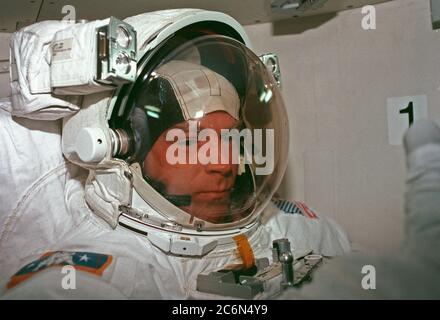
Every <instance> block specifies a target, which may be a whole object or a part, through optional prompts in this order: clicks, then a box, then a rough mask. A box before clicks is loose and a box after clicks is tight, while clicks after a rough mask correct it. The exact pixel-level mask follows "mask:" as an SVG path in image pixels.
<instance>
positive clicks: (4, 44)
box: [0, 33, 11, 98]
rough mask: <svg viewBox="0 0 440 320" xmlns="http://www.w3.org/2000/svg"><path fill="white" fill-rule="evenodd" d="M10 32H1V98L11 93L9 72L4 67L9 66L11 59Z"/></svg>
mask: <svg viewBox="0 0 440 320" xmlns="http://www.w3.org/2000/svg"><path fill="white" fill-rule="evenodd" d="M10 36H11V35H10V34H9V33H0V98H4V97H7V96H9V95H10V92H11V90H10V88H9V72H5V71H6V70H4V69H3V68H4V67H5V66H7V61H5V60H9V38H10Z"/></svg>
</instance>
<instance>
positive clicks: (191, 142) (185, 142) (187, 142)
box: [180, 139, 197, 146]
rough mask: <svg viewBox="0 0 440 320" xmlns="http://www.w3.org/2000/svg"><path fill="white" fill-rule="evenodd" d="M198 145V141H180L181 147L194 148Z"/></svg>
mask: <svg viewBox="0 0 440 320" xmlns="http://www.w3.org/2000/svg"><path fill="white" fill-rule="evenodd" d="M196 143H197V139H185V140H181V141H180V145H185V146H192V145H194V144H196Z"/></svg>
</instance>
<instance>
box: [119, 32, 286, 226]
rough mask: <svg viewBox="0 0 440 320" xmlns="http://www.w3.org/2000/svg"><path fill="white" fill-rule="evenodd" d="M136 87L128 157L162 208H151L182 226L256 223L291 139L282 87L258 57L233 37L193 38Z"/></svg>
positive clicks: (274, 185) (282, 166)
mask: <svg viewBox="0 0 440 320" xmlns="http://www.w3.org/2000/svg"><path fill="white" fill-rule="evenodd" d="M138 82H139V83H138V84H137V86H136V88H135V90H133V91H132V92H131V94H130V95H131V97H130V98H131V99H130V100H131V101H132V106H131V108H130V112H129V114H128V117H127V120H128V121H127V123H128V124H129V130H131V131H132V133H133V136H134V142H135V143H134V147H133V150H132V152H131V155H130V157H129V158H128V159H127V160H128V161H129V162H131V163H138V164H139V167H140V168H141V171H142V176H143V178H144V180H145V182H146V183H147V184H148V185H149V186H151V187H152V188H153V189H154V190H155V192H157V193H159V194H160V195H161V196H162V197H163V199H165V200H166V201H167V202H168V204H167V206H166V208H165V207H163V206H161V204H160V203H150V205H151V206H152V207H154V208H155V209H156V210H157V211H159V212H160V214H161V215H162V216H164V217H166V218H167V219H168V220H170V221H172V222H175V223H177V224H180V225H185V226H187V227H191V226H194V225H195V223H196V222H198V223H200V221H201V222H203V225H204V228H205V229H219V228H220V229H221V228H223V229H228V228H232V227H236V226H237V225H242V224H245V223H247V222H249V221H250V220H253V219H255V218H256V217H257V216H258V215H259V214H260V213H261V211H262V209H263V207H264V206H265V205H266V204H267V202H268V201H269V200H270V198H271V196H272V195H273V193H274V192H275V190H276V189H277V188H278V186H279V183H280V181H281V178H282V175H283V173H284V170H285V167H286V158H287V151H288V150H287V149H288V136H289V134H288V122H287V116H286V111H285V108H284V104H283V101H282V98H281V95H280V92H279V88H278V87H277V85H276V83H275V81H274V79H273V77H272V75H271V74H270V73H269V72H268V70H267V69H266V67H265V66H264V64H263V63H262V62H261V61H260V59H259V58H258V57H257V56H256V55H255V54H254V53H253V52H251V51H250V50H249V49H248V48H246V47H245V46H244V45H243V44H241V43H239V42H238V41H235V40H232V39H230V38H227V37H222V36H205V37H199V38H196V39H194V40H191V41H187V42H185V43H184V44H182V45H180V46H178V47H177V48H175V49H174V50H172V51H171V52H170V53H168V54H167V55H166V56H165V58H164V59H161V61H160V62H159V63H158V64H157V66H155V67H154V69H153V71H152V72H149V73H148V74H146V75H144V77H143V78H142V79H139V80H138ZM148 198H149V199H144V200H146V201H153V202H154V200H151V199H154V198H155V197H148ZM170 204H171V205H172V206H170ZM170 208H174V209H173V210H170Z"/></svg>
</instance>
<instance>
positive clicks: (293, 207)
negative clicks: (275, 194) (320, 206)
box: [274, 199, 318, 219]
mask: <svg viewBox="0 0 440 320" xmlns="http://www.w3.org/2000/svg"><path fill="white" fill-rule="evenodd" d="M274 203H275V205H276V206H277V207H278V208H279V209H281V210H283V211H284V212H285V213H291V214H301V215H303V216H305V217H307V218H310V219H318V216H317V215H316V214H315V213H314V212H313V211H312V210H311V209H310V208H309V207H307V206H306V204H305V203H304V202H300V201H288V200H282V199H280V200H276V201H274Z"/></svg>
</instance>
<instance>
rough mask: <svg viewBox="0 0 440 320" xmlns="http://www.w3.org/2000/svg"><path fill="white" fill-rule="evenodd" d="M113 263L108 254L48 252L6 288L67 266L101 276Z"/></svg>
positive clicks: (17, 275) (14, 277)
mask: <svg viewBox="0 0 440 320" xmlns="http://www.w3.org/2000/svg"><path fill="white" fill-rule="evenodd" d="M111 262H112V256H111V255H107V254H99V253H92V252H69V251H53V252H46V253H45V254H43V255H42V256H41V257H40V258H38V259H37V260H34V261H33V262H31V263H29V264H27V265H25V266H24V267H23V268H21V269H20V270H19V271H18V272H17V273H16V274H14V275H13V276H12V277H11V279H10V280H9V282H8V284H7V285H6V287H7V289H10V288H12V287H14V286H16V285H17V284H19V283H21V282H23V281H25V280H27V279H28V278H30V277H32V276H33V275H35V274H37V273H38V272H40V271H42V270H45V269H47V268H50V267H63V266H67V265H70V266H73V267H74V268H75V269H77V270H82V271H86V272H89V273H93V274H95V275H97V276H101V275H102V273H103V272H104V270H105V269H106V268H107V267H108V266H109V265H110V264H111Z"/></svg>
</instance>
